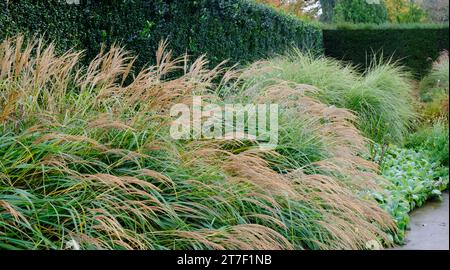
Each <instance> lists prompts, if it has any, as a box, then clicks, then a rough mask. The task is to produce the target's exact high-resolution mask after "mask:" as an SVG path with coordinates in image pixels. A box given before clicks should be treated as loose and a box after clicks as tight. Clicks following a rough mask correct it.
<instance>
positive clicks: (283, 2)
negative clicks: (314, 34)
mask: <svg viewBox="0 0 450 270" xmlns="http://www.w3.org/2000/svg"><path fill="white" fill-rule="evenodd" d="M256 2H259V3H263V4H266V5H270V6H272V7H275V8H277V9H280V10H283V11H285V12H288V13H291V14H294V15H296V16H298V17H302V18H309V19H313V18H316V17H318V16H319V13H320V9H321V7H320V6H321V5H320V1H319V0H256Z"/></svg>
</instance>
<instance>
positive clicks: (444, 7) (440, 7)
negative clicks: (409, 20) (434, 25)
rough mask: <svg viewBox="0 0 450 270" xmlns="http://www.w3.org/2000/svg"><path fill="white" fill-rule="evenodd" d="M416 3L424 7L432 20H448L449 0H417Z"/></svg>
mask: <svg viewBox="0 0 450 270" xmlns="http://www.w3.org/2000/svg"><path fill="white" fill-rule="evenodd" d="M415 2H416V4H417V5H418V6H420V7H422V8H423V9H424V10H425V12H426V13H427V15H428V20H429V21H432V22H448V14H449V4H448V0H416V1H415Z"/></svg>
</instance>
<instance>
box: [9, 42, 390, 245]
mask: <svg viewBox="0 0 450 270" xmlns="http://www.w3.org/2000/svg"><path fill="white" fill-rule="evenodd" d="M0 48H1V49H0V63H1V67H2V69H1V71H0V74H1V77H0V86H1V88H0V104H1V107H0V112H1V114H0V115H1V116H2V117H1V121H0V125H1V126H0V248H5V249H64V248H76V249H292V248H295V249H352V248H353V249H364V248H366V243H367V242H368V241H379V242H383V243H384V244H386V245H390V244H391V241H390V240H389V236H388V234H387V233H389V232H390V233H395V228H394V224H393V221H392V220H391V218H390V217H389V216H388V215H387V214H386V213H385V212H384V211H383V210H381V208H379V207H377V206H376V205H375V204H374V203H373V202H372V201H370V200H368V199H364V198H362V197H361V196H359V195H360V193H361V192H363V190H364V189H368V188H371V186H368V185H365V187H364V185H363V183H364V181H363V180H364V179H366V178H370V175H371V173H372V171H373V170H374V168H373V164H371V163H365V162H362V161H361V160H359V159H358V156H357V155H358V153H360V152H361V151H364V147H363V145H364V143H363V142H364V138H363V137H362V136H360V134H359V133H358V132H357V130H356V129H355V128H354V126H353V125H352V122H353V121H354V116H353V115H352V114H351V113H349V112H348V111H346V110H343V109H339V108H334V107H330V106H327V105H324V104H322V103H320V102H318V101H316V100H314V99H312V98H311V97H308V96H307V95H306V94H304V93H303V92H307V91H314V90H315V89H313V88H312V87H309V86H306V85H297V84H293V83H292V82H284V81H278V82H277V83H276V84H271V87H269V88H268V89H266V90H267V92H266V94H265V95H260V96H259V95H258V94H256V95H255V98H254V99H251V101H253V102H263V101H264V100H265V101H267V102H269V101H272V100H273V101H275V100H276V101H277V102H280V103H282V104H285V105H284V107H283V113H282V115H281V118H282V121H280V123H282V129H283V130H285V131H284V133H283V134H284V135H283V136H284V138H283V140H282V144H281V145H280V147H279V148H278V149H277V150H276V151H275V152H266V151H259V150H257V144H256V142H253V141H252V142H246V141H226V140H211V141H189V140H186V141H175V140H173V139H172V138H171V137H170V136H169V125H168V124H169V122H170V117H169V115H168V110H169V109H170V107H171V106H172V105H173V104H175V103H180V102H183V103H186V104H189V103H190V100H191V97H192V96H193V95H196V94H206V95H208V98H209V100H210V101H217V102H224V101H223V100H221V99H220V98H219V97H218V96H215V95H214V93H218V92H221V93H222V94H225V93H227V94H228V95H226V96H227V97H226V98H229V99H234V100H237V99H236V98H230V97H229V94H231V93H233V91H229V92H226V91H222V90H226V89H229V87H231V86H234V85H236V86H238V85H242V83H241V82H239V81H238V80H237V79H236V77H238V76H240V73H241V72H240V71H236V70H231V71H230V70H225V69H223V68H222V67H221V66H220V65H219V66H218V67H216V68H213V69H207V68H206V63H207V60H206V58H205V57H200V58H199V59H197V60H196V61H194V62H192V63H191V64H189V63H190V62H189V59H188V58H187V56H185V57H181V58H173V57H172V55H171V53H170V52H169V51H167V43H164V42H163V43H162V44H161V46H160V49H159V50H158V51H157V54H156V58H157V61H156V62H157V64H156V65H155V66H149V67H147V68H145V69H143V70H142V71H138V72H136V71H135V73H134V76H133V78H130V74H131V71H132V70H133V63H134V58H133V57H132V56H130V55H129V54H128V52H126V51H125V50H123V49H122V48H118V47H112V48H110V49H109V50H107V49H106V48H105V49H104V50H103V51H101V52H100V53H99V55H98V56H97V57H96V58H95V59H94V60H93V61H92V62H91V64H90V65H89V66H88V67H81V66H80V65H78V62H77V61H78V59H79V58H80V56H81V53H80V52H67V53H66V54H63V55H56V54H55V53H54V49H53V48H54V46H53V45H51V44H50V45H45V44H43V42H42V41H41V40H37V41H30V42H29V43H24V41H23V38H22V37H21V36H18V37H16V38H10V39H7V40H5V41H4V42H3V43H2V45H1V47H0ZM245 72H246V71H244V73H245ZM172 73H174V74H177V73H180V75H179V76H178V77H173V76H170V75H171V74H172ZM230 80H231V81H230ZM281 90H286V91H287V92H286V93H284V92H283V91H281ZM247 92H248V91H247ZM298 93H301V94H298ZM285 95H288V96H285ZM259 98H260V99H259ZM291 99H296V100H297V101H298V103H297V101H295V102H290V100H291ZM292 116H295V117H292ZM288 135H292V136H288ZM299 138H301V140H300V141H301V142H304V144H305V146H303V147H300V148H299V150H298V151H297V152H295V151H294V149H296V148H297V146H298V139H299ZM373 188H376V183H374V184H373Z"/></svg>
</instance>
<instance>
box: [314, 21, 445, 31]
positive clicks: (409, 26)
mask: <svg viewBox="0 0 450 270" xmlns="http://www.w3.org/2000/svg"><path fill="white" fill-rule="evenodd" d="M321 28H322V29H323V30H402V29H446V28H449V24H445V23H395V24H394V23H386V24H366V23H360V24H354V23H340V24H322V25H321Z"/></svg>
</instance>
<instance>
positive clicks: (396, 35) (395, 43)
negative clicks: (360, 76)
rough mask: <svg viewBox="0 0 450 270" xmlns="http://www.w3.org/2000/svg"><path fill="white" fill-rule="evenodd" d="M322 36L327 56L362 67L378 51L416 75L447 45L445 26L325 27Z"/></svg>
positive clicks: (429, 65) (419, 74)
mask: <svg viewBox="0 0 450 270" xmlns="http://www.w3.org/2000/svg"><path fill="white" fill-rule="evenodd" d="M323 39H324V46H325V54H326V55H328V56H331V57H334V58H338V59H343V60H347V61H351V62H353V63H354V64H357V65H360V66H362V67H366V65H367V63H368V62H370V59H371V56H372V55H373V53H377V54H378V55H379V54H380V53H381V52H382V54H383V56H384V57H391V56H393V57H394V59H396V60H399V61H400V63H402V64H403V65H405V66H406V67H407V68H409V69H410V71H411V72H412V73H413V74H414V75H415V76H417V77H421V76H423V75H425V74H426V73H427V72H428V71H429V69H430V68H431V64H432V62H433V60H435V59H436V58H437V57H438V56H439V53H440V52H441V51H443V50H448V49H449V34H448V26H439V27H437V26H434V27H429V28H426V27H420V28H411V27H404V28H402V27H399V26H396V27H392V28H391V27H379V28H369V27H364V29H357V28H352V29H326V30H323ZM368 60H369V61H368Z"/></svg>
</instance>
